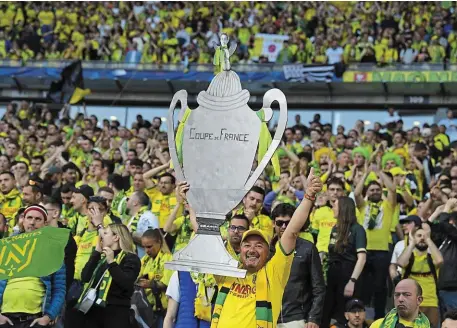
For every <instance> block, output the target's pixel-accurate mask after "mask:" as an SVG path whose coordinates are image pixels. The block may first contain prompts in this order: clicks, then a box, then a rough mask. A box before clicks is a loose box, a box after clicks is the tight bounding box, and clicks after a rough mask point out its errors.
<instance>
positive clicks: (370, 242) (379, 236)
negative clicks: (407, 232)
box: [357, 200, 395, 251]
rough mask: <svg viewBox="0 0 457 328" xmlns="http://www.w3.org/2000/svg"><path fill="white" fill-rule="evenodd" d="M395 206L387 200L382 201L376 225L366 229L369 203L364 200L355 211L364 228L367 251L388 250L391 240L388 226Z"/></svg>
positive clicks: (368, 217)
mask: <svg viewBox="0 0 457 328" xmlns="http://www.w3.org/2000/svg"><path fill="white" fill-rule="evenodd" d="M394 212H395V208H394V207H392V204H390V203H389V201H388V200H384V201H382V203H381V205H380V207H379V212H378V215H377V218H376V225H375V227H374V228H373V229H368V222H369V219H370V205H369V204H368V203H367V202H365V204H364V206H363V207H362V208H360V211H359V212H358V213H357V221H358V222H359V224H360V225H361V226H363V227H364V228H365V231H366V232H367V250H368V251H388V250H389V242H390V240H391V235H390V226H391V224H392V217H393V215H394Z"/></svg>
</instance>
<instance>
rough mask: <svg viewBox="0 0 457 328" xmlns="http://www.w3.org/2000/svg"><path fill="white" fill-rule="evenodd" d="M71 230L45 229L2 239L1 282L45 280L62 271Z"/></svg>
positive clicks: (0, 241) (0, 240)
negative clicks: (21, 279) (32, 279)
mask: <svg viewBox="0 0 457 328" xmlns="http://www.w3.org/2000/svg"><path fill="white" fill-rule="evenodd" d="M69 235H70V230H68V229H60V228H53V227H44V228H41V229H38V230H35V231H33V232H28V233H22V234H20V235H17V236H13V237H8V238H5V239H0V280H6V279H12V278H22V277H45V276H48V275H50V274H51V273H54V272H56V271H57V270H59V269H60V267H61V266H62V264H63V260H64V250H65V246H66V245H67V243H68V238H69Z"/></svg>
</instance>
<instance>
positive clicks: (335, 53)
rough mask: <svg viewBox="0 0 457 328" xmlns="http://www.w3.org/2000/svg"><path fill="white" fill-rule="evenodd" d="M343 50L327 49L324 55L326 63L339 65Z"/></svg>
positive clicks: (339, 48)
mask: <svg viewBox="0 0 457 328" xmlns="http://www.w3.org/2000/svg"><path fill="white" fill-rule="evenodd" d="M343 52H344V51H343V48H341V47H338V48H336V49H333V48H328V49H327V50H326V51H325V54H326V55H327V58H328V63H329V64H330V65H333V64H337V63H341V56H342V55H343Z"/></svg>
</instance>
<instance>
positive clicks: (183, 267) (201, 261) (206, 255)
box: [165, 218, 246, 278]
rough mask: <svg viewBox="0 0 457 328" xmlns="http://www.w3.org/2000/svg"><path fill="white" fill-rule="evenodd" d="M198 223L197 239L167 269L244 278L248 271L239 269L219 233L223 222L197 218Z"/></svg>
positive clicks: (177, 253)
mask: <svg viewBox="0 0 457 328" xmlns="http://www.w3.org/2000/svg"><path fill="white" fill-rule="evenodd" d="M197 222H198V231H197V234H196V235H195V237H194V238H193V239H191V240H190V241H189V244H188V245H187V246H186V247H184V248H183V249H181V250H179V251H178V252H176V253H175V254H173V261H171V262H167V263H165V268H167V269H169V270H177V271H192V272H198V273H209V274H216V275H220V276H229V277H237V278H244V277H245V276H246V270H243V269H239V268H238V261H237V260H235V259H234V258H233V257H232V256H231V255H230V254H229V253H228V252H227V249H226V248H225V246H224V242H223V240H222V237H221V235H220V232H219V227H220V226H221V224H222V222H223V221H222V220H220V219H209V218H197Z"/></svg>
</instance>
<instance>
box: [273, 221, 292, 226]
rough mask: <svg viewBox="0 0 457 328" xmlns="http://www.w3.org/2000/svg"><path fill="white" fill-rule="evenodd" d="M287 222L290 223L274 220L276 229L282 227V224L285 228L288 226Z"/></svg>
mask: <svg viewBox="0 0 457 328" xmlns="http://www.w3.org/2000/svg"><path fill="white" fill-rule="evenodd" d="M289 222H290V221H282V220H276V221H275V224H276V226H277V227H282V226H283V225H284V224H285V225H286V227H287V226H288V225H289Z"/></svg>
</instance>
